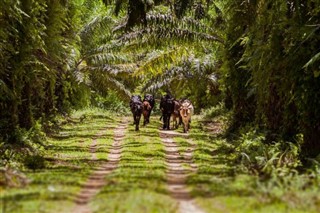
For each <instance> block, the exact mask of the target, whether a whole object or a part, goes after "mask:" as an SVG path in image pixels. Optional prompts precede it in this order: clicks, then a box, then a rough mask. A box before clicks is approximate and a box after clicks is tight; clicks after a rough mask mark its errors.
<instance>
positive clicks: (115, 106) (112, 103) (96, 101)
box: [92, 91, 129, 114]
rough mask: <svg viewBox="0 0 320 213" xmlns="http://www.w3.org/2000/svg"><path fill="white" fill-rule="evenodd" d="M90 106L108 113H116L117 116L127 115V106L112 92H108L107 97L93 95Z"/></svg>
mask: <svg viewBox="0 0 320 213" xmlns="http://www.w3.org/2000/svg"><path fill="white" fill-rule="evenodd" d="M128 103H129V102H128ZM92 105H93V106H96V107H99V108H102V109H106V110H109V111H113V112H117V113H119V114H128V113H129V104H126V103H124V102H123V101H122V100H121V99H120V98H119V96H118V95H117V94H116V93H115V92H113V91H109V93H108V95H107V96H105V97H102V96H100V95H95V96H94V97H93V100H92Z"/></svg>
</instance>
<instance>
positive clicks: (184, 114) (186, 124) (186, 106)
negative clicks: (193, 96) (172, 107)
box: [180, 99, 194, 133]
mask: <svg viewBox="0 0 320 213" xmlns="http://www.w3.org/2000/svg"><path fill="white" fill-rule="evenodd" d="M193 111H194V108H193V105H192V103H191V101H189V100H187V99H186V100H184V101H183V102H182V103H181V107H180V115H181V118H182V123H183V132H184V133H187V132H188V131H189V129H190V123H191V115H192V114H193Z"/></svg>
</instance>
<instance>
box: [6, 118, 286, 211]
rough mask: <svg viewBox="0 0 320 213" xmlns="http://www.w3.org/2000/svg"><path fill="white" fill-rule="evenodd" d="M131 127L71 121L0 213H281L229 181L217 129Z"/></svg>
mask: <svg viewBox="0 0 320 213" xmlns="http://www.w3.org/2000/svg"><path fill="white" fill-rule="evenodd" d="M132 123H133V121H132V118H131V117H115V116H114V115H111V114H108V113H105V112H104V113H101V112H86V114H85V116H84V115H83V114H75V115H74V116H73V117H71V120H69V121H68V122H65V123H64V124H61V126H60V128H59V129H58V130H57V131H56V132H53V133H52V134H51V135H50V136H49V137H48V141H47V144H46V149H45V150H43V152H44V156H45V158H44V159H45V167H44V168H38V169H35V170H27V171H25V175H26V176H27V177H28V182H29V184H28V185H27V186H24V187H18V188H13V189H8V190H5V191H4V193H3V194H2V195H1V211H2V212H1V213H29V212H30V213H31V212H32V213H37V212H39V213H40V212H41V213H42V212H45V213H57V212H59V213H105V212H116V213H118V212H119V213H120V212H121V213H122V212H124V213H149V212H150V213H157V212H159V213H162V212H164V213H205V212H207V213H211V212H275V211H274V210H275V209H276V210H279V209H280V210H281V211H277V212H286V208H282V207H281V206H280V207H279V205H278V204H270V202H269V201H268V200H262V199H261V198H260V197H259V196H256V194H254V193H252V192H253V191H251V189H250V187H249V182H248V181H249V180H250V179H249V177H248V176H244V175H238V176H237V175H235V166H234V163H233V162H234V161H233V159H232V158H233V156H232V154H230V153H231V151H232V147H231V145H228V143H227V142H226V141H225V140H223V139H221V133H222V125H221V123H219V122H209V123H208V122H204V121H203V119H202V118H201V117H199V116H198V117H197V116H195V117H194V118H193V120H192V124H191V130H190V132H189V133H188V134H185V133H183V130H182V127H179V128H178V129H176V130H162V129H161V126H162V124H161V122H160V121H159V117H157V116H152V117H151V122H150V124H148V125H147V126H145V127H143V126H142V125H141V127H140V131H135V130H134V126H133V124H132ZM34 163H35V164H36V163H37V162H34ZM282 210H283V211H282Z"/></svg>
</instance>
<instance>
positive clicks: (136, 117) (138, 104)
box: [130, 95, 143, 131]
mask: <svg viewBox="0 0 320 213" xmlns="http://www.w3.org/2000/svg"><path fill="white" fill-rule="evenodd" d="M130 109H131V112H132V114H133V125H136V131H138V130H139V123H140V118H141V114H142V110H143V104H142V101H141V96H140V95H133V96H131V99H130Z"/></svg>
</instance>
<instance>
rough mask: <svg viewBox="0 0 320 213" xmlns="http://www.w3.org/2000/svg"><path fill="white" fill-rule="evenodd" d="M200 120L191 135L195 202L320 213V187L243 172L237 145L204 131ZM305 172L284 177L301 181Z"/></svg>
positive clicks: (215, 208)
mask: <svg viewBox="0 0 320 213" xmlns="http://www.w3.org/2000/svg"><path fill="white" fill-rule="evenodd" d="M204 129H206V128H205V126H204V124H203V123H201V122H200V120H193V129H192V131H191V133H190V138H191V139H192V141H193V142H194V143H195V144H196V145H197V148H196V151H195V153H194V158H193V159H194V161H195V163H196V164H197V165H198V171H197V173H196V174H193V175H191V176H190V177H189V178H188V184H189V185H190V186H191V188H192V194H193V196H194V197H196V202H197V203H198V205H199V206H200V207H202V208H203V209H204V210H205V211H207V212H232V213H233V212H235V213H237V212H239V213H240V212H243V213H247V212H280V213H281V212H318V211H317V210H318V209H319V208H320V202H319V201H320V196H319V194H320V188H319V187H316V185H314V186H312V185H311V186H310V188H309V189H303V187H299V186H297V187H294V186H292V187H289V188H288V187H286V185H281V184H279V182H278V180H275V181H272V180H268V181H263V180H261V179H260V178H259V177H258V176H256V175H252V174H250V173H245V172H241V171H240V170H239V166H240V165H239V164H238V163H237V161H235V159H236V158H237V155H238V153H237V152H235V145H234V144H233V143H232V142H227V140H226V139H225V138H223V136H222V135H218V134H216V135H211V134H208V133H205V132H204V131H203V130H204ZM301 178H304V176H303V175H300V176H299V175H298V176H296V177H287V179H283V180H285V181H287V182H290V181H291V182H292V184H298V183H299V180H300V179H301Z"/></svg>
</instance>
